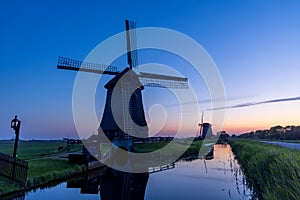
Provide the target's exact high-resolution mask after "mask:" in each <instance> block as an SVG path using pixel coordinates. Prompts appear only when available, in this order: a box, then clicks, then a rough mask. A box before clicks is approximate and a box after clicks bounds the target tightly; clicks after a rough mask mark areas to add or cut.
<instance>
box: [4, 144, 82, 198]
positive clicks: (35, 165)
mask: <svg viewBox="0 0 300 200" xmlns="http://www.w3.org/2000/svg"><path fill="white" fill-rule="evenodd" d="M13 146H14V142H13V141H0V152H1V153H5V154H10V155H12V152H13ZM58 147H63V148H64V149H63V150H58ZM65 147H66V142H63V141H58V140H49V141H48V140H47V141H39V140H36V141H20V143H19V148H18V158H20V159H24V160H27V161H28V164H29V170H28V178H27V186H29V187H31V186H35V185H40V184H44V183H48V182H51V181H55V180H58V179H61V178H62V177H67V176H69V175H71V174H73V173H76V172H81V171H82V167H83V166H78V165H74V164H70V163H68V160H67V159H56V158H55V155H60V154H64V153H66V152H76V151H80V150H82V145H73V146H71V149H70V151H67V150H66V149H65ZM20 188H21V186H20V185H18V184H16V183H14V182H13V181H11V180H9V179H6V178H3V177H1V176H0V195H1V194H3V193H7V192H9V191H14V190H17V189H20Z"/></svg>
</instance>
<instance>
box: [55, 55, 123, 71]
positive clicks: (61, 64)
mask: <svg viewBox="0 0 300 200" xmlns="http://www.w3.org/2000/svg"><path fill="white" fill-rule="evenodd" d="M57 68H58V69H65V70H73V71H83V72H91V73H96V74H110V75H117V74H118V70H117V67H115V66H107V65H102V64H96V63H89V62H83V61H80V60H74V59H70V58H66V57H61V56H59V57H58V62H57Z"/></svg>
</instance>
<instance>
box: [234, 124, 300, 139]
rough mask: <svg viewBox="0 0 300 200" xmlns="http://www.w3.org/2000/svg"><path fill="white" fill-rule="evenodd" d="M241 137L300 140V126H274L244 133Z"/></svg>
mask: <svg viewBox="0 0 300 200" xmlns="http://www.w3.org/2000/svg"><path fill="white" fill-rule="evenodd" d="M238 137H239V138H253V139H274V140H300V126H286V127H283V126H279V125H278V126H274V127H271V128H270V129H268V130H257V131H251V132H248V133H244V134H241V135H239V136H238Z"/></svg>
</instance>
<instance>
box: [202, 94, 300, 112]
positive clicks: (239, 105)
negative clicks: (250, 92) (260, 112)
mask: <svg viewBox="0 0 300 200" xmlns="http://www.w3.org/2000/svg"><path fill="white" fill-rule="evenodd" d="M299 100H300V96H298V97H291V98H281V99H272V100H267V101H259V102H249V103H242V104H237V105H233V106H225V107H218V108H212V109H206V110H205V111H212V110H222V109H233V108H243V107H249V106H256V105H261V104H270V103H280V102H289V101H299Z"/></svg>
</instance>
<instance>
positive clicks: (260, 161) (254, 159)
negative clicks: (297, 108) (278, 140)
mask: <svg viewBox="0 0 300 200" xmlns="http://www.w3.org/2000/svg"><path fill="white" fill-rule="evenodd" d="M230 145H231V147H232V150H233V152H234V154H235V155H236V158H237V160H238V162H239V163H240V164H241V167H242V169H243V171H244V173H245V175H246V178H247V182H248V183H249V184H250V186H252V187H253V189H254V192H255V195H256V196H257V197H258V198H259V199H272V200H273V199H274V200H275V199H299V197H300V151H299V150H292V149H285V148H282V147H279V146H276V145H269V144H264V143H261V142H257V141H251V140H231V141H230Z"/></svg>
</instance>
